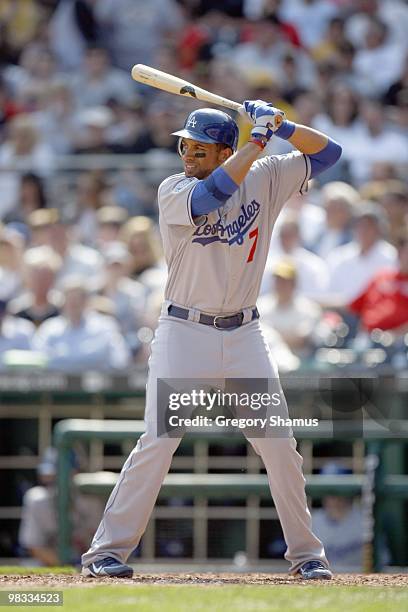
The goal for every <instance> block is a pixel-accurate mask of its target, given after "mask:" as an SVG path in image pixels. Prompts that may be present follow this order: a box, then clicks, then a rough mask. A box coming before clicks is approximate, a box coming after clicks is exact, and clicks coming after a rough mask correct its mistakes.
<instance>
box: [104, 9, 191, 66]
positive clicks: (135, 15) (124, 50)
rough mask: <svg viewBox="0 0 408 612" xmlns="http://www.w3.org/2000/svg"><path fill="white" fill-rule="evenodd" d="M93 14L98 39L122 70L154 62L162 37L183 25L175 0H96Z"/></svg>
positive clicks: (167, 35)
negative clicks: (96, 24)
mask: <svg viewBox="0 0 408 612" xmlns="http://www.w3.org/2000/svg"><path fill="white" fill-rule="evenodd" d="M94 15H95V18H96V20H97V23H98V26H99V27H100V33H101V40H103V41H104V44H106V46H107V49H108V50H109V51H110V52H111V54H112V57H113V59H114V62H115V64H116V65H117V66H119V68H122V69H123V70H130V69H131V67H132V66H133V64H135V63H141V64H148V65H154V64H152V59H153V55H154V53H155V51H156V50H157V48H158V47H160V45H161V44H162V41H163V40H165V39H166V38H167V37H169V38H171V35H172V34H173V32H179V31H180V30H181V29H182V26H183V25H184V21H183V18H182V15H181V11H180V8H179V6H178V4H177V3H176V2H175V1H174V0H150V1H149V2H148V3H146V2H144V0H98V2H96V3H95V4H94ZM158 67H159V68H160V66H158Z"/></svg>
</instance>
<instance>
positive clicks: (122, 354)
mask: <svg viewBox="0 0 408 612" xmlns="http://www.w3.org/2000/svg"><path fill="white" fill-rule="evenodd" d="M33 348H34V349H35V350H37V351H40V352H42V353H44V354H45V355H46V356H47V357H48V360H49V361H48V367H49V368H52V369H55V370H62V371H65V372H78V371H83V370H84V369H90V370H91V369H97V370H102V371H109V370H121V369H123V368H126V367H127V366H128V364H129V362H130V354H129V349H128V348H127V346H126V343H125V340H124V338H123V336H122V335H121V333H120V331H119V328H118V325H117V323H116V321H115V320H114V319H113V318H112V317H109V316H106V315H101V314H99V313H96V312H86V313H85V314H84V316H83V318H82V322H81V324H80V325H79V326H76V327H73V326H72V325H71V324H70V322H69V321H68V320H67V319H66V318H65V317H64V316H59V317H53V318H52V319H48V320H47V321H44V323H42V324H41V325H40V327H39V328H38V330H37V332H36V334H35V336H34V338H33Z"/></svg>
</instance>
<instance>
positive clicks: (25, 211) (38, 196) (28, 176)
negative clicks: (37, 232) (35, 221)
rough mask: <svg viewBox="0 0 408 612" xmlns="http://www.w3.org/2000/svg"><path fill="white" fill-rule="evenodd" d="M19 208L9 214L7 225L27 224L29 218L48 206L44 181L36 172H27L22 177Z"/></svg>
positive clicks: (6, 217) (6, 219) (5, 219)
mask: <svg viewBox="0 0 408 612" xmlns="http://www.w3.org/2000/svg"><path fill="white" fill-rule="evenodd" d="M17 200H18V206H16V207H15V208H14V209H13V210H12V211H11V212H9V213H8V214H7V215H6V216H5V218H4V222H5V223H10V222H14V223H15V222H18V223H24V224H27V218H28V216H29V215H30V214H31V213H32V212H33V211H34V210H38V209H39V208H45V207H46V206H47V197H46V193H45V188H44V181H43V179H42V178H41V177H40V176H38V174H35V173H34V172H26V173H24V174H23V175H22V176H21V177H20V185H19V194H18V199H17Z"/></svg>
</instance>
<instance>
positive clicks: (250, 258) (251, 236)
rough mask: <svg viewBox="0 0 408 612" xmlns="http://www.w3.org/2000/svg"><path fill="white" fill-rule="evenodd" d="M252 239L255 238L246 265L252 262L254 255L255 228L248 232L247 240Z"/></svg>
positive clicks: (255, 243) (256, 230)
mask: <svg viewBox="0 0 408 612" xmlns="http://www.w3.org/2000/svg"><path fill="white" fill-rule="evenodd" d="M252 238H255V240H254V241H253V243H252V246H251V250H250V251H249V255H248V259H247V263H250V262H251V261H252V260H253V258H254V255H255V251H256V245H257V243H258V228H257V227H256V228H255V229H253V230H252V232H249V239H250V240H251V239H252Z"/></svg>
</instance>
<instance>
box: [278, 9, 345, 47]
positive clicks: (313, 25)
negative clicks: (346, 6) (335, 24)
mask: <svg viewBox="0 0 408 612" xmlns="http://www.w3.org/2000/svg"><path fill="white" fill-rule="evenodd" d="M338 10H339V9H338V8H337V7H336V5H335V4H334V3H332V2H326V1H325V0H293V1H292V2H282V5H281V8H280V15H281V17H282V19H284V20H285V21H286V22H287V23H290V24H292V25H294V26H295V27H296V29H297V31H298V32H299V35H300V41H301V43H302V45H303V46H304V47H306V48H307V49H313V48H314V47H316V46H317V45H318V44H319V43H320V42H321V41H322V39H323V37H324V35H325V32H326V30H327V26H328V25H329V23H330V20H331V19H332V18H333V17H335V16H336V15H337V13H338Z"/></svg>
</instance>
